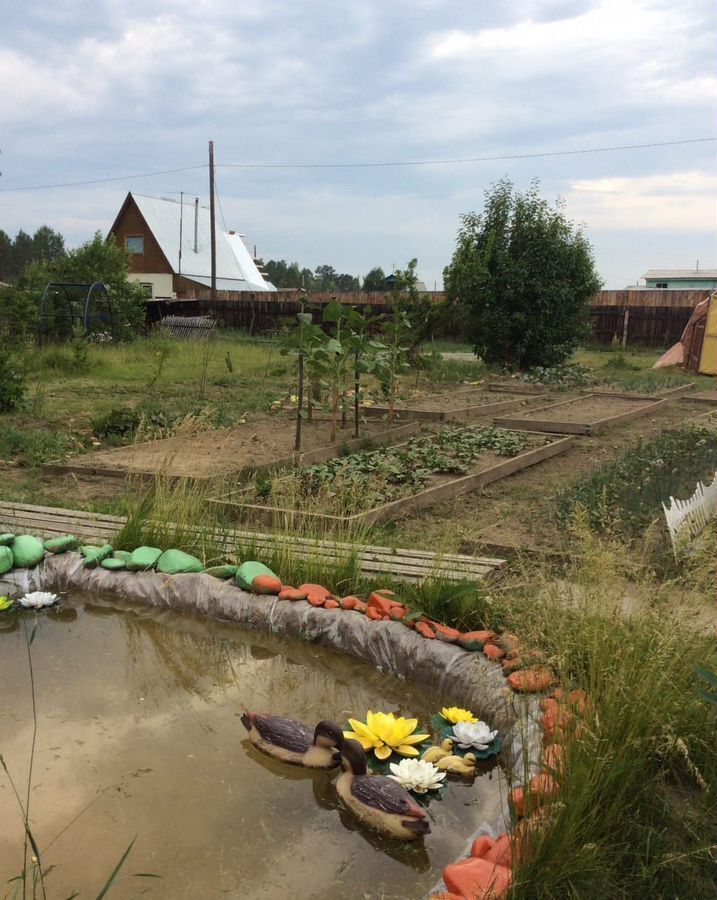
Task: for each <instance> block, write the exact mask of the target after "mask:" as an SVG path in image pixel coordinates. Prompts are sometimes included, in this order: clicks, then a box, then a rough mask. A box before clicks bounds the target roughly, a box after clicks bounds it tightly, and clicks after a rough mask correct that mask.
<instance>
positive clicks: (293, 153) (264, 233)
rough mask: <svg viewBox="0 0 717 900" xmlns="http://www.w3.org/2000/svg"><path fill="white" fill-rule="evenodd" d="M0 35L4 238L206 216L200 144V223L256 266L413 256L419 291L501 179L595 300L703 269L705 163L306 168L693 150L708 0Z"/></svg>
mask: <svg viewBox="0 0 717 900" xmlns="http://www.w3.org/2000/svg"><path fill="white" fill-rule="evenodd" d="M0 21H2V29H0V171H1V172H2V175H1V176H0V228H2V229H3V230H5V231H6V232H8V233H9V234H11V235H14V234H15V233H16V232H17V230H18V229H20V228H23V229H25V230H26V231H29V232H32V231H34V230H35V229H36V228H37V227H39V226H40V225H43V224H47V225H49V226H51V227H52V228H54V229H56V230H58V231H60V232H61V233H62V234H64V235H65V238H66V240H67V243H68V245H69V246H76V245H78V244H79V243H81V242H82V241H84V240H86V239H88V238H89V237H91V236H92V234H93V233H94V232H95V231H96V230H98V229H99V230H100V231H102V232H103V233H106V232H107V231H108V229H109V228H110V226H111V224H112V222H113V220H114V217H115V215H116V213H117V212H118V210H119V207H120V205H121V203H122V200H123V199H124V197H125V195H126V193H127V191H128V190H132V191H135V192H138V193H145V194H151V195H155V196H166V197H172V198H175V199H176V198H178V197H179V194H180V192H182V191H183V192H184V193H185V194H186V195H187V196H188V197H190V198H193V197H194V196H199V197H200V199H201V202H202V203H206V202H207V199H208V174H207V168H206V161H207V144H208V141H209V140H213V141H214V145H215V158H216V162H217V173H216V174H217V189H218V196H219V199H220V203H221V210H220V215H221V217H222V219H223V220H224V221H225V222H226V226H227V227H228V228H230V229H233V230H236V231H240V232H242V233H245V234H246V235H247V238H248V240H249V242H250V243H252V244H256V246H257V252H258V253H259V255H260V256H262V257H263V258H264V259H270V258H273V259H280V258H284V259H286V260H288V261H293V260H296V261H298V262H299V263H300V264H301V265H302V266H309V267H310V268H315V267H316V266H317V265H320V264H323V263H328V264H330V265H333V266H334V267H335V268H336V269H337V270H338V271H341V272H348V273H350V274H354V275H360V276H363V275H364V274H365V273H366V272H367V271H368V270H369V269H371V268H372V267H373V266H381V267H383V269H384V270H386V271H387V272H388V271H391V270H392V269H393V268H394V267H398V268H404V267H405V266H406V264H407V262H408V261H409V260H410V259H411V258H413V257H416V258H417V259H418V271H419V277H421V278H422V280H423V281H424V282H425V283H426V285H427V286H428V287H429V288H432V287H433V286H434V285H435V286H436V287H438V288H440V286H441V281H442V273H443V269H444V267H445V266H446V265H447V264H448V263H449V262H450V258H451V255H452V252H453V249H454V246H455V238H456V233H457V230H458V227H459V224H460V215H461V214H462V213H466V212H470V211H478V210H480V209H481V208H482V205H483V200H484V195H485V191H486V190H487V189H489V188H490V185H491V184H492V183H494V182H495V181H496V180H497V179H499V178H501V177H503V176H508V177H509V178H510V179H511V180H512V181H513V182H514V183H515V185H516V187H518V188H519V189H524V188H527V187H528V185H529V184H530V182H531V180H532V179H534V178H537V179H539V180H540V189H541V193H542V194H543V196H545V197H546V198H547V199H549V200H551V201H553V200H554V199H556V198H557V197H561V198H563V200H564V201H565V204H566V214H567V215H568V217H569V218H570V219H572V220H573V221H574V222H576V223H579V224H581V225H583V226H584V228H585V233H586V235H587V237H588V239H589V240H590V242H591V243H592V245H593V247H594V251H595V259H596V264H597V268H598V271H599V273H600V275H601V277H602V279H603V281H604V285H605V287H606V288H622V287H625V286H626V285H628V284H634V283H636V281H637V280H638V279H639V278H640V277H641V276H642V275H643V274H644V272H645V271H646V270H647V269H649V268H693V267H694V266H695V263H696V261H697V260H699V265H700V268H714V267H716V266H717V258H716V256H715V246H716V245H715V236H716V206H715V198H716V196H717V168H716V167H715V156H716V153H717V143H715V142H711V143H693V144H680V145H673V146H663V147H652V148H646V149H639V150H622V151H610V152H600V153H581V154H575V155H562V156H553V157H539V158H528V159H509V160H508V159H503V160H493V161H482V162H470V163H455V164H450V163H447V162H444V163H441V164H436V165H410V166H397V165H391V166H376V167H369V166H364V167H346V168H339V167H334V168H325V167H324V168H322V167H319V166H321V165H324V166H326V165H333V166H337V164H346V163H389V162H390V163H403V162H416V161H436V160H459V159H474V158H476V157H481V158H482V157H495V156H516V155H520V154H537V153H564V152H565V151H570V150H585V149H591V148H603V147H615V146H624V145H633V144H649V143H661V142H669V141H686V140H692V139H697V138H713V137H715V136H717V129H716V128H715V100H716V98H717V69H716V68H715V65H714V63H715V58H714V57H715V53H714V49H715V37H716V32H717V20H716V18H715V10H714V5H713V2H712V0H681V2H680V3H675V2H674V0H572V2H568V0H503V2H501V3H487V2H485V0H483V2H480V3H478V2H468V3H456V2H454V0H451V2H443V0H392V2H386V0H352V2H341V0H303V2H300V3H297V2H296V0H242V2H239V3H238V2H236V0H154V2H151V3H147V2H142V3H141V2H139V0H121V2H120V0H55V2H53V3H52V4H45V3H42V4H40V3H38V2H37V0H35V2H32V0H31V2H29V3H28V2H27V0H22V2H17V0H0ZM232 164H241V167H232ZM247 164H251V166H257V165H259V166H263V168H254V167H251V166H249V165H247ZM271 166H294V167H297V166H306V168H271ZM168 169H186V171H181V172H174V173H172V174H164V175H158V174H150V175H149V176H148V177H131V178H126V179H123V180H114V181H107V182H105V183H101V184H94V185H76V186H72V187H62V188H54V189H48V188H44V189H40V190H31V191H30V190H28V191H17V190H12V189H15V188H21V187H35V186H43V185H54V184H58V183H66V182H80V181H91V180H97V181H100V180H104V179H120V178H123V176H128V175H130V176H139V175H140V174H145V173H157V172H160V171H165V170H168Z"/></svg>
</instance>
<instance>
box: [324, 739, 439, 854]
mask: <svg viewBox="0 0 717 900" xmlns="http://www.w3.org/2000/svg"><path fill="white" fill-rule="evenodd" d="M341 761H342V763H343V765H344V768H345V769H346V771H345V772H344V773H343V774H342V775H339V777H338V780H337V781H336V790H337V791H338V795H339V797H341V799H342V800H343V802H344V803H345V805H346V806H347V807H348V809H349V810H350V811H351V812H352V813H353V814H354V816H356V818H357V819H358V820H359V821H361V822H363V823H364V824H365V825H368V826H369V827H370V828H373V829H375V830H376V831H380V832H381V833H382V834H386V835H388V836H389V837H395V838H400V839H401V840H404V841H413V840H415V839H416V838H417V837H420V835H422V834H430V831H431V826H430V824H429V822H428V815H427V814H426V811H425V810H424V809H422V808H421V807H420V806H419V805H418V804H417V803H416V802H415V801H414V800H413V799H412V797H411V795H410V794H409V793H408V791H407V790H405V788H402V787H401V785H400V784H397V783H396V782H395V781H394V780H393V779H392V778H387V777H386V776H385V775H369V774H368V773H367V769H366V754H365V753H364V750H363V747H362V746H361V744H359V742H358V741H352V740H348V741H347V740H344V742H343V747H342V749H341Z"/></svg>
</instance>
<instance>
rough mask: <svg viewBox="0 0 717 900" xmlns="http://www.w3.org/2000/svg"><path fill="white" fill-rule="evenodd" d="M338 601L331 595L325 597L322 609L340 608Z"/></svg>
mask: <svg viewBox="0 0 717 900" xmlns="http://www.w3.org/2000/svg"><path fill="white" fill-rule="evenodd" d="M340 608H341V607H340V605H339V601H338V600H334V598H333V597H327V598H326V600H325V601H324V609H340Z"/></svg>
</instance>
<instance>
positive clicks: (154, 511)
mask: <svg viewBox="0 0 717 900" xmlns="http://www.w3.org/2000/svg"><path fill="white" fill-rule="evenodd" d="M216 490H217V488H216V485H215V484H214V483H213V482H211V481H208V480H206V481H197V480H194V479H190V478H172V477H170V476H168V475H166V474H165V473H159V474H158V475H156V476H155V478H154V481H153V483H152V485H151V486H150V487H147V486H146V485H143V484H142V483H141V482H139V483H137V482H133V481H132V480H130V481H129V482H128V490H127V493H126V496H125V498H124V503H123V506H124V511H125V513H126V515H127V522H126V524H125V525H124V527H123V528H122V530H121V531H120V532H119V534H118V535H117V537H116V538H115V539H114V541H113V546H114V547H115V549H116V550H130V551H131V550H134V549H135V548H136V547H139V546H142V545H148V546H152V547H159V548H161V549H162V550H168V549H170V548H177V549H181V550H185V551H186V552H188V553H192V554H194V555H195V556H197V557H198V558H199V559H201V560H202V561H203V562H204V564H205V565H213V564H214V563H216V562H219V561H223V560H224V559H225V558H226V557H227V548H226V542H225V537H226V533H227V528H226V526H224V525H223V524H222V522H221V521H220V518H219V515H218V513H217V511H216V507H214V506H213V504H212V503H211V502H210V501H211V498H212V497H213V496H214V495H215V493H216Z"/></svg>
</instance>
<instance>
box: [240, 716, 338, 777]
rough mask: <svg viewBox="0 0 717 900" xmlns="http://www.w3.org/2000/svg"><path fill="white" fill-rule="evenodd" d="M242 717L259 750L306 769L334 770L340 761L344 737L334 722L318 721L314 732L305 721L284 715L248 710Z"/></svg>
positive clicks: (251, 738) (250, 736) (252, 740)
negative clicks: (263, 713)
mask: <svg viewBox="0 0 717 900" xmlns="http://www.w3.org/2000/svg"><path fill="white" fill-rule="evenodd" d="M241 720H242V722H243V723H244V727H245V728H246V730H247V731H248V732H249V740H250V741H251V742H252V744H254V746H255V747H256V748H257V750H261V752H262V753H266V754H267V755H268V756H273V757H274V759H278V760H281V762H285V763H291V765H294V766H305V767H306V768H307V769H333V768H335V767H336V766H338V765H339V764H340V762H341V754H340V752H339V748H340V747H341V744H342V743H343V739H344V736H343V734H342V732H341V729H340V728H339V726H338V725H336V723H335V722H328V721H324V722H319V724H318V725H317V726H316V728H315V729H314V731H313V732H312V731H311V729H310V728H308V727H307V726H306V725H304V724H303V723H302V722H296V721H294V719H284V718H282V717H281V716H264V715H261V714H260V713H250V712H247V713H244V715H243V716H242V717H241Z"/></svg>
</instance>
